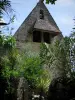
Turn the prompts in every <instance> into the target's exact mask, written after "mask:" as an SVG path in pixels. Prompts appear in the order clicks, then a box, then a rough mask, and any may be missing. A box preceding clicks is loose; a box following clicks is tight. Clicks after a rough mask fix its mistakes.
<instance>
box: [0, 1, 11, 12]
mask: <svg viewBox="0 0 75 100" xmlns="http://www.w3.org/2000/svg"><path fill="white" fill-rule="evenodd" d="M11 10H12V9H11V2H10V1H9V0H0V14H2V13H3V11H5V12H9V11H11Z"/></svg>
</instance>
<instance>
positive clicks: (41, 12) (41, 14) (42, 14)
mask: <svg viewBox="0 0 75 100" xmlns="http://www.w3.org/2000/svg"><path fill="white" fill-rule="evenodd" d="M40 19H44V12H43V10H40Z"/></svg>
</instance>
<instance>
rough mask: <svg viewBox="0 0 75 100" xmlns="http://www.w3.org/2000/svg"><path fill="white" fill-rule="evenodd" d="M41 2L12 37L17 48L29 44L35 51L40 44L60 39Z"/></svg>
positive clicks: (56, 27)
mask: <svg viewBox="0 0 75 100" xmlns="http://www.w3.org/2000/svg"><path fill="white" fill-rule="evenodd" d="M43 1H44V0H39V2H38V3H37V5H36V6H35V8H34V9H33V10H32V12H31V13H30V14H29V15H28V17H27V18H26V19H25V20H24V22H23V23H22V25H21V26H20V27H19V29H18V30H17V32H16V33H15V35H14V37H15V39H16V41H17V47H18V48H22V47H23V46H24V47H25V45H24V44H27V43H28V44H29V43H30V45H31V46H32V48H33V51H34V50H36V49H35V48H37V50H38V48H39V45H38V44H40V43H41V42H48V43H51V41H53V40H54V37H55V36H57V38H58V39H60V37H62V34H61V31H60V30H59V28H58V26H57V24H56V23H55V21H54V19H53V18H52V16H51V14H50V13H49V11H48V10H47V8H46V6H45V4H44V3H43Z"/></svg>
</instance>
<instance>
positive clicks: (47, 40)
mask: <svg viewBox="0 0 75 100" xmlns="http://www.w3.org/2000/svg"><path fill="white" fill-rule="evenodd" d="M43 38H44V42H46V43H50V35H49V33H47V32H45V33H44V34H43Z"/></svg>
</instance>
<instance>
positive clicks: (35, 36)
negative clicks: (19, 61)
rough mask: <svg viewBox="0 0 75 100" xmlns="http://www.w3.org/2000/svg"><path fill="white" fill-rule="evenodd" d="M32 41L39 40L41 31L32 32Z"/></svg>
mask: <svg viewBox="0 0 75 100" xmlns="http://www.w3.org/2000/svg"><path fill="white" fill-rule="evenodd" d="M33 42H41V32H40V31H34V32H33Z"/></svg>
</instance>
